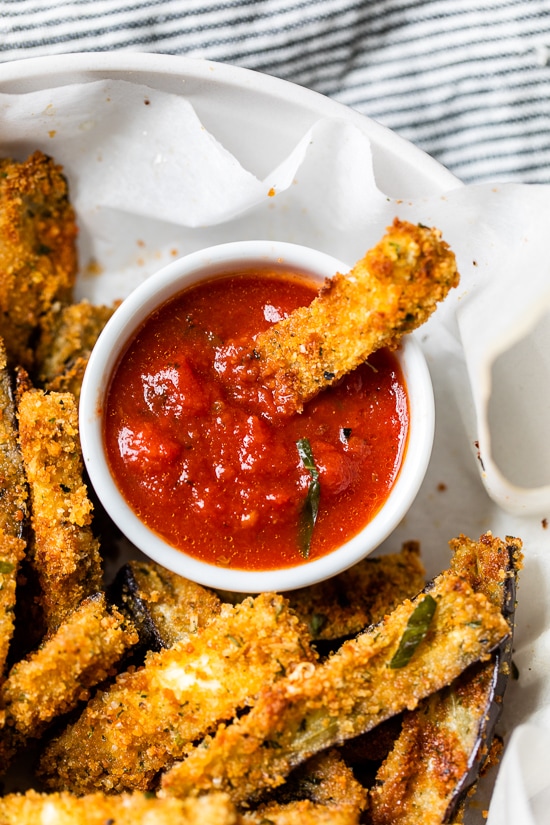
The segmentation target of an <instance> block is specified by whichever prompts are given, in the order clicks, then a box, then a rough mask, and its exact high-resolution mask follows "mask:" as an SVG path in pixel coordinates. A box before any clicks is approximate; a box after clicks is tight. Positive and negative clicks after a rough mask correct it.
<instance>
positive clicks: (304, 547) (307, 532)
mask: <svg viewBox="0 0 550 825" xmlns="http://www.w3.org/2000/svg"><path fill="white" fill-rule="evenodd" d="M296 447H297V449H298V455H299V456H300V459H301V461H302V464H303V465H304V467H305V468H306V470H308V472H309V474H310V476H311V481H310V482H309V487H308V491H307V496H306V499H305V501H304V505H303V507H302V511H301V513H300V521H299V525H298V542H299V547H300V554H301V555H302V556H303V558H304V559H307V558H309V551H310V549H311V538H312V535H313V528H314V527H315V522H316V521H317V514H318V512H319V499H320V498H321V485H320V482H319V471H318V470H317V467H316V466H315V461H314V458H313V452H312V450H311V444H310V443H309V438H300V439H299V440H298V441H297V442H296Z"/></svg>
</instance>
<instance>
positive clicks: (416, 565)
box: [287, 541, 426, 641]
mask: <svg viewBox="0 0 550 825" xmlns="http://www.w3.org/2000/svg"><path fill="white" fill-rule="evenodd" d="M425 572H426V571H425V569H424V566H423V565H422V562H421V561H420V549H419V545H418V543H417V542H413V541H411V542H408V543H406V544H404V545H403V547H402V549H401V552H400V553H391V554H389V555H387V556H377V557H373V556H369V557H368V558H366V559H363V561H360V562H359V563H358V564H356V565H354V566H353V567H351V568H350V569H349V570H345V571H344V572H343V573H340V574H338V575H337V576H334V577H333V578H331V579H327V580H326V581H323V582H319V584H314V585H311V586H310V587H304V588H300V589H299V590H292V591H291V592H289V593H287V597H288V600H289V602H290V606H291V607H292V608H294V610H295V611H296V613H297V614H298V615H299V616H300V618H301V619H303V621H305V622H306V623H307V625H308V627H309V629H310V631H311V635H312V637H313V639H314V640H316V641H317V640H323V641H330V640H333V639H341V638H343V637H344V636H351V635H355V634H356V633H359V632H360V631H361V630H363V629H364V628H365V627H367V626H368V625H370V624H376V623H377V622H379V621H381V620H382V619H383V617H384V616H385V614H386V613H389V612H390V611H391V610H393V609H394V608H395V607H397V605H398V604H399V602H402V601H403V599H411V598H412V597H413V596H416V594H417V593H418V592H419V591H420V590H422V588H423V587H424V585H425V583H426V582H425V579H424V576H425Z"/></svg>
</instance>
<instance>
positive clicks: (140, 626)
mask: <svg viewBox="0 0 550 825" xmlns="http://www.w3.org/2000/svg"><path fill="white" fill-rule="evenodd" d="M107 595H108V598H109V601H110V602H111V603H113V604H116V605H117V607H118V608H119V609H120V610H121V611H122V612H123V613H124V614H125V615H126V616H128V617H129V618H130V619H131V620H132V622H133V623H134V625H135V627H136V630H137V632H138V636H139V642H138V645H137V648H136V649H135V654H136V655H137V654H139V653H141V654H143V653H145V652H146V651H148V650H152V651H155V652H158V651H159V650H162V649H163V648H164V647H167V645H166V644H165V642H164V640H163V638H162V636H161V635H160V633H159V631H158V628H157V626H156V624H155V622H154V620H153V617H152V616H151V613H150V611H149V607H148V605H147V602H146V600H145V599H143V598H142V597H141V596H140V585H139V583H138V581H137V578H136V575H135V572H134V569H133V567H132V565H131V564H125V565H123V567H121V568H120V570H119V571H118V572H117V574H116V576H115V578H114V580H113V582H112V584H111V585H110V587H109V588H108V592H107Z"/></svg>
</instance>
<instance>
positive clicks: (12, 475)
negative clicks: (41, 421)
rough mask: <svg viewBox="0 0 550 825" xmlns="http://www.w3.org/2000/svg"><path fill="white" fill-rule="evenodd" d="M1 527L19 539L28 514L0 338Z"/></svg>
mask: <svg viewBox="0 0 550 825" xmlns="http://www.w3.org/2000/svg"><path fill="white" fill-rule="evenodd" d="M0 487H1V489H2V495H1V497H0V530H2V531H3V532H4V533H5V534H6V535H7V536H15V537H17V538H21V537H22V536H23V533H24V529H25V525H26V520H27V516H28V488H27V481H26V477H25V470H24V467H23V459H22V456H21V450H20V449H19V443H18V435H17V418H16V414H15V401H14V393H13V388H12V376H11V372H10V370H9V368H8V362H7V354H6V347H5V344H4V341H3V339H2V338H0Z"/></svg>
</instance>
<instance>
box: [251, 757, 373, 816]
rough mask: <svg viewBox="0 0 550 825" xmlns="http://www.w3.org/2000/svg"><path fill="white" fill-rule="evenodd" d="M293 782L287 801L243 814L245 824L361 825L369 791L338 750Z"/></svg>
mask: <svg viewBox="0 0 550 825" xmlns="http://www.w3.org/2000/svg"><path fill="white" fill-rule="evenodd" d="M289 779H290V781H289V782H288V783H286V784H285V785H283V786H282V787H281V789H280V790H281V791H282V797H283V799H282V800H280V801H278V800H272V801H269V802H265V803H263V804H262V805H260V806H259V807H258V808H256V809H255V810H254V811H250V812H243V814H242V821H243V825H266V823H273V825H323V824H324V823H327V825H333V823H334V825H359V822H360V820H361V814H362V813H363V811H364V810H365V809H366V807H367V792H366V790H365V788H364V787H363V786H362V785H361V784H360V783H359V782H358V781H357V779H356V778H355V776H354V775H353V771H352V770H351V768H349V767H348V766H347V765H346V763H345V762H344V760H343V759H342V757H341V756H340V754H339V753H338V751H336V750H329V751H325V752H323V753H321V754H317V755H316V756H314V757H312V758H311V759H309V760H308V761H307V762H306V763H305V764H304V765H302V766H301V767H300V768H299V769H298V770H297V771H296V772H295V773H294V774H293V775H292V776H291V777H290V778H289ZM275 795H276V796H277V794H275Z"/></svg>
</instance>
